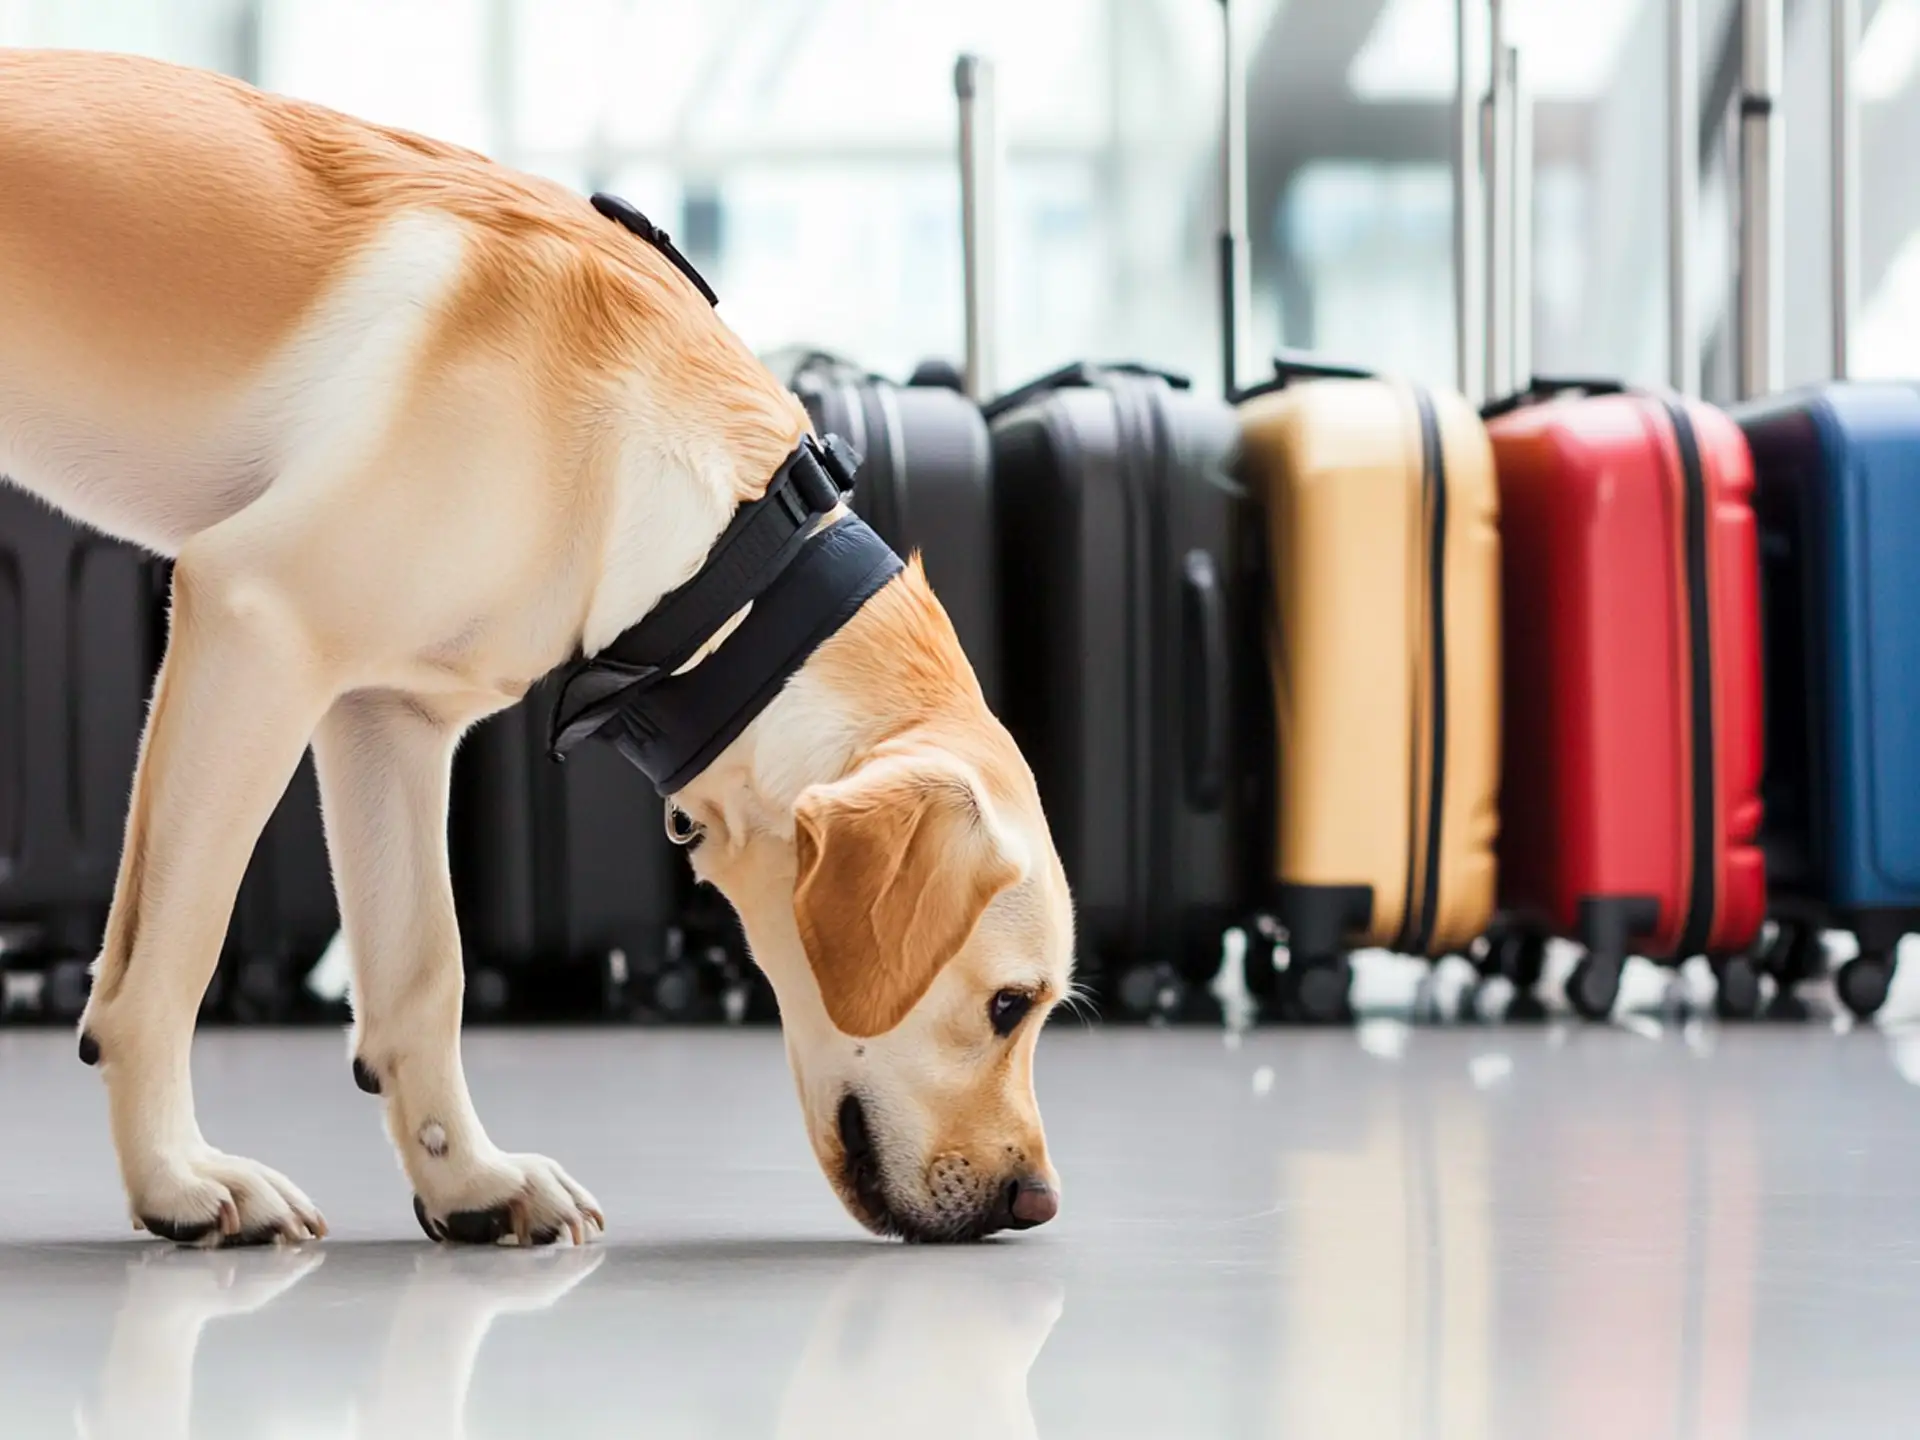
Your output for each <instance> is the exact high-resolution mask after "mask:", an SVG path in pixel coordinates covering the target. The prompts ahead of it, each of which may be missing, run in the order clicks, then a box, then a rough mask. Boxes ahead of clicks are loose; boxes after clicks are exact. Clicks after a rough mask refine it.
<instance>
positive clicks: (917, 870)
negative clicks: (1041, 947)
mask: <svg viewBox="0 0 1920 1440" xmlns="http://www.w3.org/2000/svg"><path fill="white" fill-rule="evenodd" d="M794 820H795V827H794V829H795V835H794V839H795V845H796V849H797V852H798V854H797V859H798V862H799V866H798V871H797V878H796V881H795V884H794V890H793V911H794V918H795V919H796V920H797V921H798V922H799V927H800V940H801V943H802V944H803V945H805V946H806V951H807V959H808V961H809V962H811V964H812V966H813V974H814V979H815V980H816V981H817V982H818V983H819V986H820V998H821V999H822V1000H823V1001H824V1002H825V1003H826V1007H827V1015H828V1017H829V1018H830V1019H831V1020H832V1021H833V1023H834V1025H835V1026H837V1027H838V1028H839V1029H840V1030H841V1031H842V1032H843V1033H845V1034H848V1035H853V1036H859V1037H866V1036H870V1035H879V1034H883V1033H884V1032H886V1031H888V1030H891V1029H892V1028H893V1027H894V1026H895V1025H898V1024H899V1023H900V1021H901V1020H902V1019H904V1018H905V1017H906V1014H907V1012H908V1011H909V1010H911V1009H912V1008H913V1007H914V1006H915V1005H916V1004H918V1003H919V1000H920V997H921V996H922V995H924V994H926V993H927V988H928V987H929V986H930V985H932V984H933V980H934V977H935V976H936V975H938V974H939V973H940V970H941V967H942V966H944V965H945V964H946V963H947V962H948V961H949V960H951V959H952V958H953V957H954V956H955V955H956V954H957V953H958V952H959V950H960V947H961V946H962V945H964V944H966V943H967V937H968V936H970V935H971V934H973V927H974V926H975V925H977V924H978V923H979V921H980V915H981V913H982V912H983V911H984V910H985V909H986V908H987V904H988V902H989V901H991V900H992V899H993V897H994V896H996V895H998V894H999V893H1000V892H1001V891H1002V890H1005V889H1006V888H1007V887H1008V886H1009V885H1012V884H1013V883H1014V882H1015V881H1017V880H1019V879H1020V877H1021V876H1022V875H1024V874H1025V873H1026V868H1027V867H1026V857H1025V855H1024V854H1023V853H1021V852H1020V849H1019V846H1018V843H1017V842H1016V841H1014V840H1013V838H1012V837H1010V836H1009V835H1007V834H1006V832H1005V831H1004V830H1003V829H1002V828H1001V826H1000V825H999V823H998V822H997V820H996V819H995V817H994V813H993V807H992V803H991V802H990V801H989V799H988V798H987V796H986V794H985V792H984V790H983V788H982V787H981V784H980V780H979V777H978V775H976V774H975V773H974V772H973V771H972V770H971V769H970V768H969V767H968V766H966V765H965V764H963V763H962V762H960V761H959V760H957V759H955V758H953V757H952V756H949V755H945V754H942V753H940V752H938V751H920V752H914V753H910V754H905V755H888V756H884V757H882V758H880V759H877V760H871V761H868V762H867V763H866V764H865V765H863V766H861V767H860V768H859V769H858V770H855V771H854V772H853V773H852V774H851V775H848V776H847V777H846V778H844V779H841V780H836V781H834V782H833V783H831V784H828V785H815V786H812V787H810V788H809V789H807V790H805V791H803V792H802V793H801V795H800V798H799V801H798V802H797V803H796V805H795V807H794Z"/></svg>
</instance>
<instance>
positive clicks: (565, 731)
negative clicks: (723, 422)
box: [548, 195, 902, 795]
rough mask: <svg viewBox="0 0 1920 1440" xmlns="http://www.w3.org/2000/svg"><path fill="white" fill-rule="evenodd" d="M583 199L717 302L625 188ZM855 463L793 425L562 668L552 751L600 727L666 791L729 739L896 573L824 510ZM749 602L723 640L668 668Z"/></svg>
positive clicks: (837, 444)
mask: <svg viewBox="0 0 1920 1440" xmlns="http://www.w3.org/2000/svg"><path fill="white" fill-rule="evenodd" d="M593 204H594V208H595V209H597V210H599V211H600V213H601V214H603V215H606V216H607V217H609V218H610V219H613V220H617V221H619V222H620V223H621V224H623V225H625V226H626V227H627V228H628V229H629V230H631V231H633V233H634V234H636V235H638V236H639V237H640V238H641V239H643V240H645V241H646V242H647V243H648V244H650V245H652V246H654V247H655V248H657V249H658V250H659V251H660V252H661V253H662V254H663V255H664V256H665V257H666V258H667V259H668V260H669V261H671V262H672V263H673V265H674V266H675V267H676V268H677V269H679V270H680V271H681V272H682V273H683V274H685V275H686V276H687V277H688V279H689V280H691V281H692V282H693V284H694V285H695V286H697V287H698V288H699V290H700V292H701V294H702V295H703V296H705V297H706V299H707V300H708V301H709V302H710V303H714V295H713V291H712V290H711V289H709V288H708V286H707V283H706V281H705V280H703V279H702V278H701V277H700V274H699V272H698V271H697V270H695V269H694V268H693V265H692V264H691V263H690V262H689V261H688V260H687V258H686V257H685V256H683V255H682V254H681V253H680V252H679V251H678V250H677V249H675V248H674V246H673V242H672V241H671V240H670V239H669V238H668V237H667V234H666V232H665V231H663V230H661V229H659V228H658V227H657V226H655V225H653V224H652V223H651V222H649V221H648V220H647V219H646V217H645V216H643V215H641V214H640V212H639V211H637V210H635V209H634V208H633V207H632V206H630V205H628V204H627V203H626V202H625V201H623V200H618V199H615V198H614V197H612V196H607V195H595V196H594V197H593ZM859 465H860V457H859V456H858V455H857V454H855V453H854V452H853V451H852V450H851V449H850V448H849V447H848V446H847V445H846V443H845V442H843V441H842V440H840V439H839V437H838V436H831V435H830V436H828V437H827V439H826V440H825V441H824V442H823V441H820V440H817V439H815V438H814V437H813V436H811V435H808V436H805V437H804V438H802V440H801V441H800V444H799V445H798V446H797V447H796V448H795V449H794V451H793V453H792V454H790V455H788V456H787V458H786V459H785V460H784V461H783V462H782V463H781V465H780V468H779V470H777V471H775V472H774V476H773V479H772V480H771V481H770V482H769V483H768V485H767V489H766V493H765V494H764V495H762V496H761V497H760V498H759V499H758V500H754V501H752V502H750V503H748V504H746V505H742V506H741V507H740V508H739V509H738V510H736V511H735V512H734V516H733V520H732V522H731V523H730V524H729V525H728V526H727V528H726V530H725V531H724V532H723V533H722V534H721V536H720V538H719V539H718V540H717V541H715V542H714V546H713V549H712V550H710V551H709V552H708V553H707V558H706V562H705V563H704V564H703V565H701V567H700V569H699V570H698V571H697V572H696V573H695V574H694V576H693V578H692V579H691V580H688V581H687V582H686V583H685V584H684V585H682V586H680V587H679V588H678V589H676V590H673V591H671V592H669V593H668V594H667V595H666V596H664V597H663V598H662V599H661V601H660V603H659V604H657V605H656V606H654V608H653V609H652V610H651V611H649V612H648V614H647V615H646V617H645V618H644V619H642V620H641V621H640V622H639V623H638V624H636V625H633V626H631V627H629V628H628V629H626V630H624V631H622V632H621V633H620V634H619V635H618V636H617V637H615V638H614V640H613V641H612V643H610V644H609V645H608V646H607V647H606V648H605V649H604V650H601V651H600V652H599V653H598V654H595V655H592V656H587V657H584V658H582V659H579V660H576V661H574V662H573V663H572V664H571V665H570V666H568V667H567V669H566V672H565V674H564V675H563V677H562V679H561V682H560V688H559V694H558V696H557V698H556V699H555V701H554V707H553V720H552V724H551V728H550V730H549V732H548V738H549V748H550V749H551V751H552V753H553V756H554V758H555V759H562V758H564V757H565V755H566V752H567V751H568V750H570V749H572V748H573V747H574V746H575V745H577V744H579V743H580V741H582V740H584V739H586V738H587V737H588V736H590V735H604V736H605V737H606V738H608V739H610V740H612V741H613V743H614V744H615V745H616V746H617V747H618V748H619V750H620V753H621V754H623V755H625V756H626V757H627V759H629V760H631V761H632V762H633V763H634V764H635V765H636V766H638V767H639V768H640V770H641V771H642V772H644V773H645V775H646V776H647V778H648V779H649V780H651V781H653V785H654V789H655V790H657V791H659V793H660V794H662V795H672V794H673V793H674V792H675V791H677V790H679V789H680V788H681V787H682V786H684V785H686V784H687V782H688V781H690V780H692V779H693V778H694V777H695V776H696V775H698V774H699V773H700V772H701V771H702V770H704V769H706V767H707V766H708V765H709V764H711V763H712V762H713V760H714V758H715V757H716V756H718V755H719V753H720V752H721V751H722V750H724V749H726V748H727V746H729V745H731V744H732V743H733V742H734V741H735V740H736V739H738V738H739V735H740V732H741V731H743V730H745V729H746V728H747V726H748V725H750V724H751V723H752V722H753V720H754V717H755V716H757V715H758V714H759V713H760V712H761V711H762V710H764V709H766V707H767V705H768V703H769V702H771V701H772V699H773V697H774V696H775V695H777V694H779V693H780V689H781V687H782V686H784V685H785V684H786V682H787V680H788V678H789V677H790V676H792V674H793V672H794V671H796V670H798V669H799V668H800V667H801V665H803V664H805V663H806V659H807V657H808V656H809V655H811V654H812V653H813V652H814V651H815V650H817V649H818V648H819V647H820V646H821V645H822V644H823V643H825V642H826V640H827V639H828V638H829V637H831V636H832V635H833V634H834V633H835V632H836V631H837V630H839V629H840V627H841V626H842V625H845V624H846V623H847V621H849V620H851V619H852V618H853V616H854V615H855V613H856V612H858V610H859V609H860V607H861V606H862V605H864V604H865V603H866V602H867V600H868V599H870V598H871V597H872V596H873V594H874V593H875V592H876V591H878V590H879V589H880V587H881V586H883V585H885V584H886V583H887V581H889V580H891V579H892V578H893V577H894V576H895V575H897V574H899V573H900V570H901V568H902V567H901V562H900V557H899V556H898V555H896V554H894V552H893V551H892V550H891V549H890V548H889V547H888V546H887V544H886V542H885V541H883V540H882V539H881V538H880V537H879V536H878V535H876V534H874V532H873V531H872V530H871V529H869V528H868V526H867V525H866V523H865V522H864V521H862V520H861V519H860V518H859V517H858V516H856V515H851V514H848V515H843V516H841V517H840V518H839V519H837V520H835V521H834V522H833V523H831V524H828V523H826V521H827V517H828V516H829V515H830V514H832V512H833V511H834V510H836V509H837V508H839V507H840V506H841V505H842V504H843V503H844V502H845V501H846V499H847V497H848V496H849V495H850V494H852V492H853V477H854V472H855V471H856V470H857V469H858V468H859ZM748 605H751V606H752V609H750V610H748V611H747V615H746V618H745V619H744V620H742V621H741V622H740V623H739V625H738V626H736V627H735V628H734V630H733V633H732V634H730V635H729V636H728V637H727V638H726V641H725V643H724V644H722V645H721V646H720V647H719V648H718V649H716V650H715V651H714V652H713V653H712V654H710V655H708V656H706V657H705V658H704V659H702V660H701V661H700V663H699V664H697V665H694V666H693V667H692V668H691V669H687V670H685V671H684V672H683V673H679V674H676V673H675V672H676V671H680V670H681V669H682V667H683V666H686V665H687V663H688V662H689V661H691V660H692V659H693V657H694V656H695V655H697V654H698V653H699V652H700V649H701V647H702V646H704V645H706V644H707V642H708V641H710V640H711V639H712V638H713V637H714V635H715V634H717V633H718V632H719V630H720V629H721V627H722V626H724V625H725V624H726V623H727V622H728V621H729V620H731V619H732V618H733V617H734V616H735V615H736V614H738V613H739V612H740V611H741V610H742V609H743V608H744V607H746V606H748Z"/></svg>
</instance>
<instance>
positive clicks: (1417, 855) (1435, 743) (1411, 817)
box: [1394, 386, 1447, 955]
mask: <svg viewBox="0 0 1920 1440" xmlns="http://www.w3.org/2000/svg"><path fill="white" fill-rule="evenodd" d="M1413 402H1414V408H1415V409H1416V410H1417V411H1418V413H1419V417H1420V514H1421V518H1422V519H1423V521H1425V523H1426V525H1427V527H1428V530H1427V627H1428V632H1429V633H1428V637H1427V645H1428V654H1429V656H1430V657H1431V659H1430V664H1429V667H1428V668H1429V680H1428V687H1427V693H1428V701H1427V713H1428V717H1429V724H1428V729H1429V730H1430V732H1431V733H1430V734H1429V735H1427V736H1426V737H1424V738H1426V740H1427V742H1428V745H1429V747H1430V749H1429V752H1428V753H1429V755H1430V757H1431V758H1430V759H1429V760H1428V762H1427V786H1426V792H1427V793H1426V807H1425V810H1424V815H1425V820H1426V823H1425V826H1424V827H1422V825H1421V818H1422V814H1423V812H1422V809H1421V807H1420V805H1419V804H1418V803H1417V802H1418V799H1419V797H1418V795H1417V794H1416V795H1415V796H1414V797H1413V798H1414V800H1415V802H1416V803H1414V804H1413V805H1411V806H1410V807H1409V813H1408V816H1407V888H1406V915H1405V918H1404V919H1403V920H1402V921H1401V925H1400V935H1399V937H1398V939H1397V940H1396V941H1395V944H1394V948H1395V949H1396V950H1399V951H1401V952H1402V953H1403V954H1409V955H1424V954H1426V953H1427V951H1428V950H1429V949H1430V948H1431V947H1432V945H1433V931H1434V923H1435V915H1436V913H1437V912H1438V910H1439V908H1440V840H1441V820H1442V818H1443V814H1442V807H1443V802H1444V801H1445V798H1446V782H1447V564H1446V561H1447V464H1446V455H1445V452H1444V451H1443V450H1442V448H1441V444H1440V420H1439V417H1438V415H1436V414H1435V413H1434V408H1433V397H1432V396H1431V395H1430V394H1428V393H1427V391H1426V390H1425V389H1423V388H1421V387H1419V386H1415V387H1414V391H1413ZM1417 698H1418V697H1417V696H1416V701H1417ZM1416 718H1417V717H1416ZM1412 728H1413V736H1414V746H1415V751H1414V757H1413V774H1414V777H1415V778H1414V781H1413V784H1414V786H1415V787H1416V789H1417V787H1418V785H1419V779H1418V777H1419V774H1420V754H1419V748H1418V747H1419V745H1420V742H1421V739H1422V738H1423V737H1422V735H1421V733H1420V729H1421V727H1420V726H1419V725H1418V724H1417V723H1416V724H1415V725H1414V726H1413V727H1412ZM1423 828H1424V831H1425V834H1424V835H1423V834H1422V833H1421V832H1422V829H1423ZM1423 842H1424V843H1423ZM1423 852H1424V853H1423ZM1423 860H1424V862H1425V863H1424V865H1422V863H1421V862H1422V861H1423ZM1416 875H1418V876H1419V881H1420V884H1419V893H1418V895H1417V897H1416V895H1415V890H1414V882H1415V877H1416ZM1416 906H1417V908H1416Z"/></svg>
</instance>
